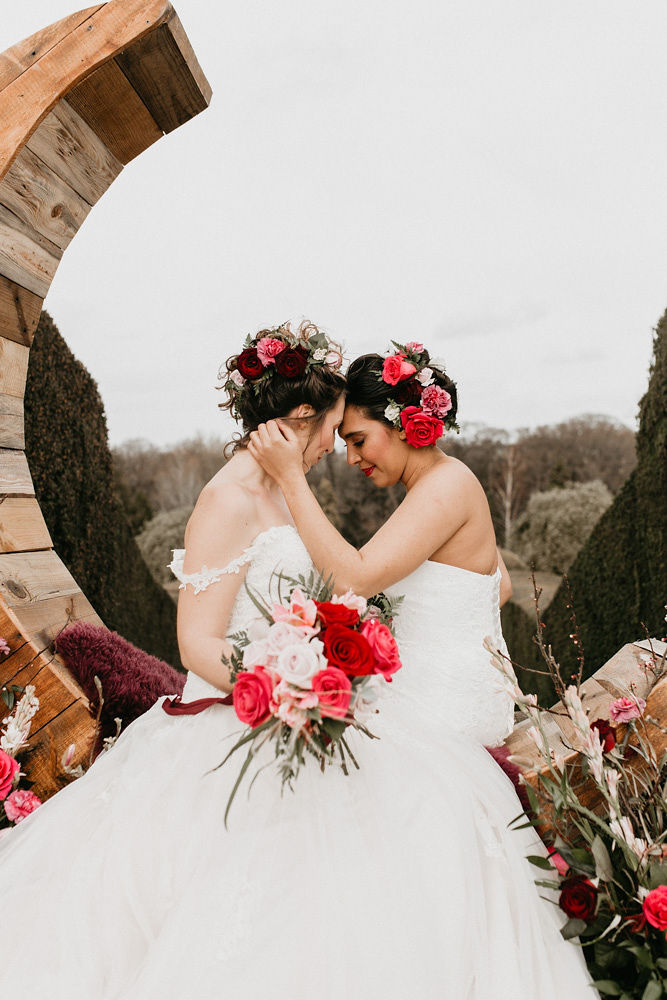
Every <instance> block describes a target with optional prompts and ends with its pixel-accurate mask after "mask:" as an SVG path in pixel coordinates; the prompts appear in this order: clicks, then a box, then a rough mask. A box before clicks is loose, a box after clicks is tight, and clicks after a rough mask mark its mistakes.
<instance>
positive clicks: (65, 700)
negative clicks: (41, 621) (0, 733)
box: [11, 654, 87, 734]
mask: <svg viewBox="0 0 667 1000" xmlns="http://www.w3.org/2000/svg"><path fill="white" fill-rule="evenodd" d="M50 658H51V657H50V656H48V655H46V654H42V655H39V656H37V657H36V658H35V659H34V660H33V662H32V663H27V664H26V665H25V666H24V667H23V669H22V670H19V671H18V672H17V673H16V674H15V675H14V677H13V678H12V680H11V683H12V684H19V685H20V686H21V687H23V688H25V687H27V685H28V684H33V685H34V686H35V694H36V695H37V697H38V698H39V708H38V709H37V711H36V712H35V714H34V716H33V719H32V725H31V727H30V732H31V734H35V733H37V732H39V730H40V729H41V728H42V726H47V725H48V724H49V723H50V722H51V720H52V719H55V717H56V716H57V715H60V713H61V712H62V711H63V709H65V708H67V707H68V706H69V705H71V704H72V702H73V701H75V700H76V697H75V695H73V694H72V691H71V690H70V688H69V687H65V685H64V684H63V683H62V682H61V680H60V678H59V677H58V676H57V674H56V673H54V671H53V670H51V667H50V664H49V660H50ZM73 680H74V679H73ZM74 683H76V682H75V681H74ZM77 686H78V685H77ZM80 694H81V696H82V697H83V699H84V701H85V702H86V705H87V699H86V698H85V695H84V693H83V691H82V690H81V691H80Z"/></svg>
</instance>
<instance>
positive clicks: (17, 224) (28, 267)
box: [0, 205, 62, 298]
mask: <svg viewBox="0 0 667 1000" xmlns="http://www.w3.org/2000/svg"><path fill="white" fill-rule="evenodd" d="M61 257H62V250H60V249H59V248H58V247H56V246H55V245H54V244H53V243H50V242H49V241H48V240H46V239H44V237H43V236H41V234H39V233H37V232H36V231H35V230H33V229H31V227H30V226H27V225H26V224H25V223H24V222H22V221H21V220H20V219H19V218H18V217H17V216H15V215H14V214H13V212H10V211H9V210H8V209H6V208H5V207H4V206H3V205H0V274H2V275H4V276H5V278H9V279H10V281H14V282H16V283H17V284H19V285H21V286H22V287H23V288H27V289H28V291H30V292H33V294H35V295H39V296H41V297H42V298H44V297H45V296H46V293H47V292H48V290H49V287H50V285H51V281H52V280H53V276H54V274H55V273H56V271H57V269H58V265H59V264H60V258H61Z"/></svg>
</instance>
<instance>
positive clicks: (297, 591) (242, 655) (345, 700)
mask: <svg viewBox="0 0 667 1000" xmlns="http://www.w3.org/2000/svg"><path fill="white" fill-rule="evenodd" d="M278 579H279V590H280V591H282V588H283V586H288V587H289V592H288V593H287V594H286V595H284V596H283V594H282V593H279V596H278V602H277V603H273V604H267V603H265V602H264V601H262V600H261V599H260V598H258V597H257V596H256V595H255V594H253V592H252V591H251V590H250V589H249V588H248V593H249V594H250V597H251V598H252V600H253V602H254V604H255V605H256V607H257V609H258V611H259V612H260V613H261V620H260V622H259V623H256V624H253V626H251V627H250V628H249V629H248V630H246V631H241V632H237V633H235V634H234V635H232V636H230V642H231V644H232V649H233V652H232V654H231V657H230V659H229V661H227V664H228V666H229V668H230V671H231V677H232V680H233V681H234V688H233V705H234V709H235V711H236V714H237V716H238V718H239V719H240V721H241V722H242V723H244V724H245V725H246V726H247V727H248V728H247V730H246V731H245V732H244V734H243V736H242V737H241V738H240V739H239V740H238V741H237V742H236V743H235V745H234V746H233V747H232V749H231V750H230V751H229V753H228V754H227V756H226V757H225V759H224V760H223V761H222V763H221V764H219V765H218V766H219V767H222V765H223V764H225V763H226V762H227V761H228V760H229V758H230V757H231V756H232V754H234V753H236V751H237V750H239V749H241V748H242V747H246V748H247V752H246V757H245V760H244V762H243V765H242V767H241V770H240V772H239V775H238V777H237V779H236V783H235V784H234V787H233V789H232V792H231V795H230V798H229V802H228V804H227V809H226V811H225V823H226V821H227V816H228V814H229V809H230V807H231V804H232V802H233V800H234V796H235V795H236V792H237V791H238V788H239V786H240V784H241V782H242V780H243V778H244V776H245V775H246V773H247V771H248V769H249V768H250V766H251V764H252V762H253V760H254V759H255V758H256V756H257V754H258V753H259V751H260V750H261V749H262V748H263V747H264V746H266V745H267V744H270V745H272V748H273V750H274V760H275V761H276V762H277V765H278V769H279V772H280V775H281V778H282V784H283V786H284V785H285V784H287V785H289V786H290V787H292V782H293V781H294V779H295V778H296V777H297V775H298V773H299V770H300V768H301V767H302V765H303V764H304V762H305V760H306V755H307V754H308V755H310V756H312V757H314V758H315V759H316V760H317V762H318V763H319V765H320V767H321V769H322V770H324V768H325V766H326V765H327V764H331V763H334V762H337V763H338V764H339V766H340V767H341V768H342V770H343V771H344V773H346V774H347V773H348V763H351V764H352V765H353V766H355V767H357V768H358V766H359V765H358V764H357V761H356V760H355V758H354V754H353V753H352V751H351V749H350V746H349V743H348V741H347V739H346V732H347V730H348V729H349V728H352V729H356V730H358V731H359V732H362V733H364V734H365V735H366V736H368V737H370V738H373V734H372V733H371V732H370V730H369V729H368V727H367V723H368V722H370V720H371V719H372V717H373V715H374V713H375V712H376V711H377V707H376V702H377V700H378V698H379V696H380V693H381V691H382V688H384V687H385V685H386V684H387V683H389V682H391V680H392V678H393V675H394V674H395V673H396V671H397V670H399V669H400V667H401V661H400V657H399V653H398V647H397V645H396V640H395V639H394V636H393V632H392V628H391V623H392V618H393V615H394V613H395V610H396V607H397V605H398V603H399V602H398V601H391V600H390V599H389V598H387V597H385V595H384V594H381V595H379V596H378V597H375V598H371V600H370V601H366V599H365V598H363V597H359V596H358V595H357V594H354V593H352V592H351V591H348V593H346V594H343V595H342V596H334V595H333V593H332V589H331V587H330V585H329V584H328V583H327V582H326V581H324V580H323V579H322V577H317V576H315V575H314V574H311V575H310V576H309V577H308V578H307V579H306V578H304V577H299V578H297V579H289V578H286V577H282V576H281V577H279V578H278ZM257 773H259V771H258V772H257ZM251 787H252V786H251Z"/></svg>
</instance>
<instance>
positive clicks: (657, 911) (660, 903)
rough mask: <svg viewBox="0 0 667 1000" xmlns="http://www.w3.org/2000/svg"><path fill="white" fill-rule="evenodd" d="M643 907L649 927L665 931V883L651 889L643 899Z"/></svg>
mask: <svg viewBox="0 0 667 1000" xmlns="http://www.w3.org/2000/svg"><path fill="white" fill-rule="evenodd" d="M643 909H644V916H645V917H646V919H647V920H648V922H649V924H650V925H651V927H656V928H657V929H658V930H659V931H667V885H659V886H658V888H657V889H652V890H651V891H650V892H649V894H648V896H647V897H646V899H645V900H644V906H643Z"/></svg>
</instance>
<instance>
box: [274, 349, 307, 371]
mask: <svg viewBox="0 0 667 1000" xmlns="http://www.w3.org/2000/svg"><path fill="white" fill-rule="evenodd" d="M307 362H308V351H306V350H304V348H303V347H288V348H286V349H285V350H284V351H281V352H280V354H276V371H277V372H279V373H280V374H281V375H282V376H283V377H284V378H299V377H300V376H301V375H303V373H304V372H305V370H306V364H307Z"/></svg>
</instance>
